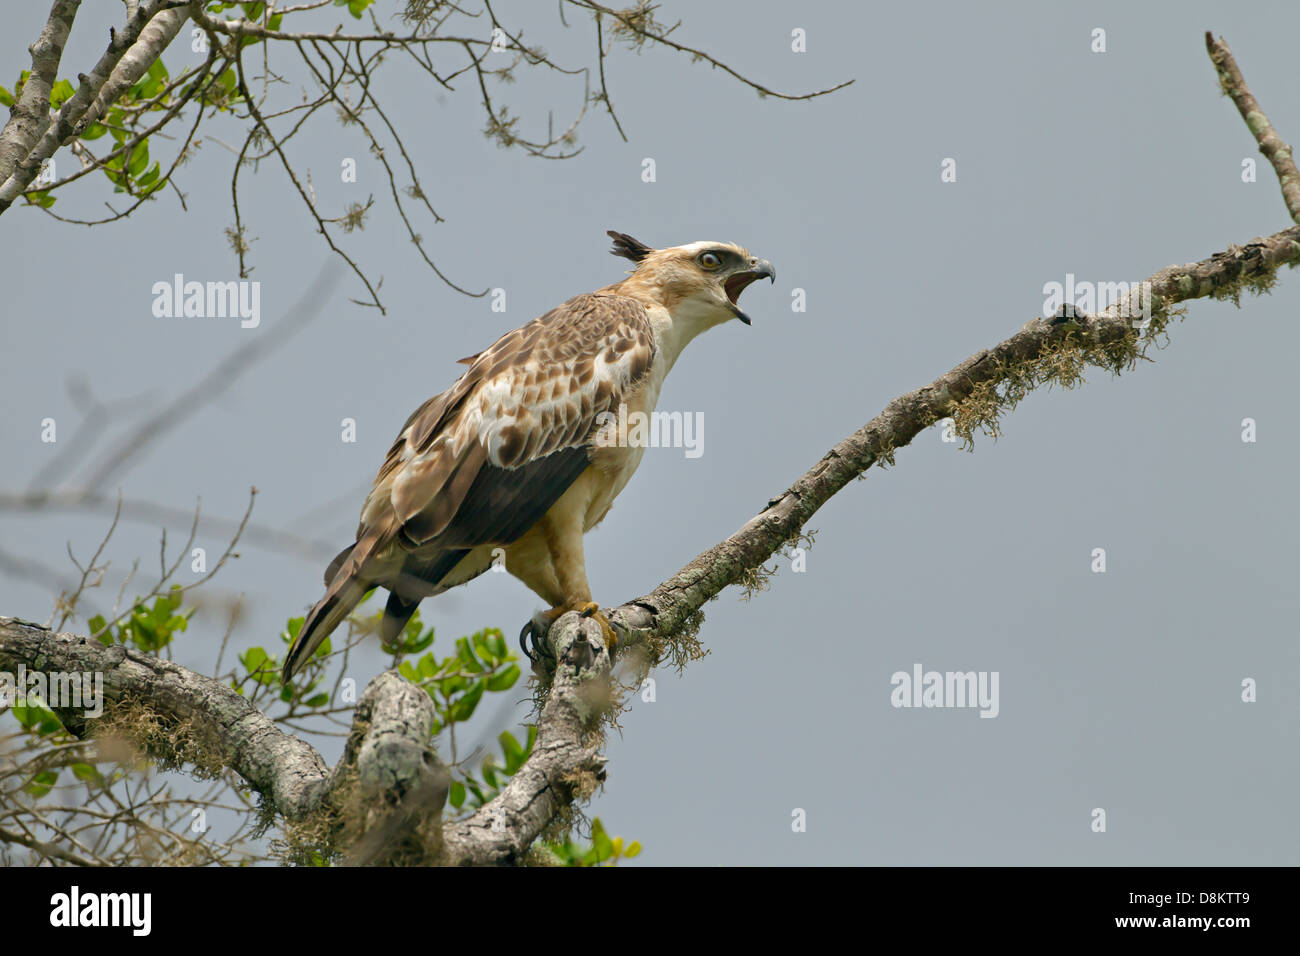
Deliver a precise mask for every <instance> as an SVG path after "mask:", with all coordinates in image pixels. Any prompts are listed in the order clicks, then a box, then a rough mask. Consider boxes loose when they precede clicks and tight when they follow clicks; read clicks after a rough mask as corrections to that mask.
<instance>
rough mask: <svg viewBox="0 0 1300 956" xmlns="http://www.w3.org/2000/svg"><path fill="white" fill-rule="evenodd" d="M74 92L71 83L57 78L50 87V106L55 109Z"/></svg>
mask: <svg viewBox="0 0 1300 956" xmlns="http://www.w3.org/2000/svg"><path fill="white" fill-rule="evenodd" d="M76 92H77V91H76V90H75V89H73V87H72V84H71V83H69V82H68V81H67V80H59V81H58V82H57V83H55V84H54V85H53V86H51V87H50V108H51V109H56V110H57V109H58V108H59V107H61V106H62V105H63V104H64V103H66V102H67V101H68V100H70V99H72V95H73V94H74V93H76Z"/></svg>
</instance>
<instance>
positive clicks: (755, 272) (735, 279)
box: [722, 259, 776, 325]
mask: <svg viewBox="0 0 1300 956" xmlns="http://www.w3.org/2000/svg"><path fill="white" fill-rule="evenodd" d="M756 279H771V280H772V281H773V282H776V268H775V267H774V266H773V265H772V263H770V262H768V261H767V260H766V259H751V260H750V263H749V268H748V269H743V270H741V271H740V272H733V273H732V274H731V275H729V276H727V278H726V281H725V282H723V283H722V287H723V288H724V289H725V290H726V292H727V299H728V301H729V302H730V303H731V311H732V313H733V314H734V315H735V316H736V318H738V319H740V321H742V322H744V323H745V324H746V325H750V324H752V323H751V322H750V320H749V316H747V315H746V314H745V313H744V312H742V311H740V306H738V305H737V304H736V302H737V301H738V300H739V299H740V293H742V292H744V291H745V289H746V288H747V287H748V286H749V284H750V283H751V282H753V281H755V280H756Z"/></svg>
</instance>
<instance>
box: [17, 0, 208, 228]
mask: <svg viewBox="0 0 1300 956" xmlns="http://www.w3.org/2000/svg"><path fill="white" fill-rule="evenodd" d="M187 4H188V0H146V2H143V3H141V4H140V6H139V7H138V8H137V9H136V13H135V16H133V17H131V19H130V20H128V21H127V23H126V25H125V26H124V27H123V28H122V29H121V30H111V31H110V32H109V42H108V48H107V49H106V50H105V51H104V53H103V55H102V56H101V57H100V58H99V62H98V63H96V64H95V65H94V67H92V68H91V71H90V72H89V73H83V74H80V77H79V78H80V81H81V82H80V85H79V86H78V87H77V92H76V93H74V94H73V95H72V96H71V97H70V98H69V99H68V101H67V102H65V103H64V104H63V106H62V107H61V108H60V109H59V112H58V115H57V116H55V118H54V120H53V121H52V122H49V123H48V124H47V125H46V127H45V129H44V132H43V133H42V134H41V135H40V137H39V139H37V140H36V142H35V144H34V145H32V146H31V147H30V148H28V149H26V150H23V151H21V152H19V153H18V154H17V156H16V158H14V159H13V160H11V162H10V164H9V165H0V213H4V212H5V210H7V209H8V208H9V207H10V206H11V205H13V202H14V200H15V199H17V198H18V196H19V195H21V194H22V192H23V190H25V189H27V188H28V187H29V186H30V185H31V184H32V181H33V180H35V179H36V177H37V175H38V174H39V173H40V171H41V165H42V164H43V163H44V162H45V161H46V160H47V159H49V158H50V157H51V156H53V155H54V154H55V153H56V152H57V151H58V149H59V148H60V147H61V146H64V145H66V144H67V143H70V142H72V140H73V139H75V138H76V137H78V136H80V135H81V134H82V133H83V132H85V130H86V128H87V127H88V126H89V125H90V124H91V123H94V122H96V121H97V120H99V119H100V117H101V116H102V115H103V113H104V111H105V110H106V109H107V108H108V106H109V104H111V103H112V102H113V100H115V99H116V98H117V97H118V96H120V95H121V93H122V91H123V90H125V89H126V88H127V87H129V86H130V85H131V84H132V83H134V82H135V81H136V80H138V79H139V78H140V76H141V75H143V73H144V71H145V70H147V69H148V68H149V64H151V63H152V62H153V61H154V60H156V59H157V58H158V57H159V56H160V55H161V54H162V51H163V50H164V49H166V48H167V45H168V44H169V43H171V41H172V39H173V38H174V37H175V36H176V34H177V32H179V30H180V28H181V25H182V24H183V23H184V22H185V20H186V19H187V18H188V17H189V13H188V12H187V10H186V9H184V8H185V7H186V6H187ZM68 27H69V29H70V28H71V23H70V21H69V23H68ZM65 39H66V34H65ZM57 65H58V64H57V63H56V64H54V66H55V68H56V69H57ZM45 104H46V106H47V107H48V105H49V94H48V91H47V93H46V100H45ZM6 132H8V130H6ZM4 156H5V153H4V152H3V151H0V159H2V158H4Z"/></svg>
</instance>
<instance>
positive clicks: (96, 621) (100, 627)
mask: <svg viewBox="0 0 1300 956" xmlns="http://www.w3.org/2000/svg"><path fill="white" fill-rule="evenodd" d="M107 624H108V621H106V620H104V615H102V614H96V615H95V616H94V617H92V618H91V619H90V620H89V621H87V622H86V626H87V627H89V628H90V633H91V634H99V632H100V631H104V633H103V634H99V637H98V638H97V640H98V641H99V643H101V644H103V645H104V646H105V647H112V646H113V632H112V631H109V630H105V626H106V625H107Z"/></svg>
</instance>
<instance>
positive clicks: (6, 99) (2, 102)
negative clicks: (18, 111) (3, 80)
mask: <svg viewBox="0 0 1300 956" xmlns="http://www.w3.org/2000/svg"><path fill="white" fill-rule="evenodd" d="M16 103H17V100H15V99H14V95H13V94H12V93H10V92H9V91H8V90H6V89H5V88H4V87H3V86H0V106H10V107H12V106H14V105H15V104H16Z"/></svg>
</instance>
